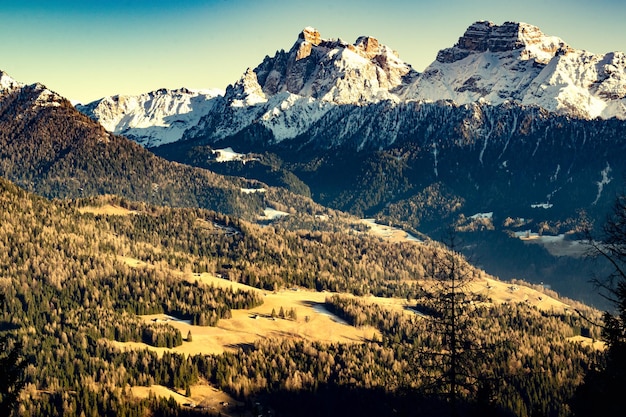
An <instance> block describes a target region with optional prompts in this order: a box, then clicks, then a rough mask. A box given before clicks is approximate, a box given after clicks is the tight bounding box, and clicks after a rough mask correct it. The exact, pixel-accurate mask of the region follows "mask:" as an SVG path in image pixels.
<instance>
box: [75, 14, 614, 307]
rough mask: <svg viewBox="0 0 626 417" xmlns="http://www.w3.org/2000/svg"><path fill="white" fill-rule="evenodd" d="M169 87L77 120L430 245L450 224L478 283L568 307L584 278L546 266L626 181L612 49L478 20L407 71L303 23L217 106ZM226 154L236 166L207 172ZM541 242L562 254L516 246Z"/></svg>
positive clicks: (96, 107)
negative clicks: (537, 290) (526, 286)
mask: <svg viewBox="0 0 626 417" xmlns="http://www.w3.org/2000/svg"><path fill="white" fill-rule="evenodd" d="M180 91H181V90H178V91H165V90H160V91H159V92H155V93H149V94H145V95H142V96H140V97H126V98H122V97H112V98H105V99H102V100H99V101H96V102H94V103H91V104H88V105H87V106H77V108H78V109H79V110H81V111H83V112H85V114H87V115H89V116H90V117H92V118H94V119H95V120H97V121H99V122H100V123H103V124H104V125H105V126H107V128H108V129H109V130H111V131H113V132H117V133H122V134H125V135H127V136H128V137H129V138H131V139H135V140H137V141H138V142H139V143H142V144H144V145H145V146H149V147H151V150H152V151H153V152H155V153H156V154H157V155H160V156H162V157H165V158H166V159H170V160H175V161H178V162H182V163H185V164H190V165H194V166H199V167H203V168H207V169H210V170H212V171H214V172H218V173H222V174H226V175H235V176H243V177H246V178H255V179H257V180H260V181H263V182H265V183H267V184H269V185H274V186H280V187H286V188H288V189H290V190H291V191H294V192H296V193H301V194H304V195H307V196H308V195H311V196H312V197H313V199H314V200H315V201H317V202H319V203H321V204H324V205H326V206H329V207H332V208H336V209H340V210H344V211H348V212H351V213H353V214H356V215H359V216H365V217H374V218H377V219H379V221H385V222H391V223H393V224H398V225H401V226H402V227H405V228H409V230H413V231H420V232H425V233H428V234H430V235H431V236H437V235H438V234H439V233H441V232H440V231H441V230H442V228H445V226H446V225H449V224H457V225H458V228H459V229H462V230H466V231H473V232H474V233H470V234H467V236H466V238H467V240H468V241H469V243H468V247H471V250H472V251H476V252H477V253H478V254H479V256H480V258H481V262H482V263H483V266H484V267H485V268H487V270H488V271H490V272H492V273H496V274H499V275H501V276H503V277H505V278H513V277H520V276H521V277H524V278H526V279H530V280H532V281H536V282H540V281H546V282H552V283H554V282H556V281H558V280H560V282H561V284H560V285H559V284H557V285H556V287H557V288H558V289H563V288H566V290H571V288H572V286H571V285H569V284H565V283H564V282H563V281H562V280H563V278H562V277H563V276H568V277H569V278H568V279H569V280H570V281H571V280H577V281H578V282H580V285H578V286H574V287H579V288H581V289H580V291H577V292H576V293H571V292H570V293H568V295H570V296H577V297H583V298H584V297H587V296H588V291H587V290H586V289H583V288H584V287H585V285H583V284H582V283H583V282H585V281H586V280H587V279H588V271H582V270H581V268H580V265H579V264H578V260H577V259H576V258H572V257H571V256H566V257H563V256H560V255H561V254H562V253H565V254H568V255H572V253H574V254H575V255H576V256H579V255H580V251H576V250H574V251H572V250H571V247H572V245H573V244H572V243H571V241H572V240H575V239H574V237H575V234H576V231H577V230H579V226H580V224H581V222H582V221H583V220H582V217H583V213H584V215H585V216H589V217H590V218H591V219H592V220H596V221H599V220H601V219H602V218H603V216H604V215H605V214H606V211H607V208H608V207H609V206H610V204H611V202H612V201H613V198H614V196H615V194H617V193H618V192H619V190H620V186H621V185H620V184H621V182H620V180H619V179H620V178H623V176H624V175H625V174H626V167H625V165H624V163H623V161H622V158H621V156H620V155H623V154H624V151H625V149H624V146H625V145H624V141H623V140H622V138H624V136H625V134H626V122H624V119H626V57H625V55H624V54H623V53H621V52H611V53H607V54H604V55H600V54H593V53H590V52H587V51H583V50H577V49H575V48H573V47H572V46H570V45H568V44H567V43H566V42H565V41H563V40H562V39H560V38H558V37H555V36H548V35H545V34H543V33H542V31H541V30H540V29H539V28H537V27H535V26H532V25H530V24H526V23H514V22H506V23H504V24H502V25H496V24H494V23H492V22H485V21H480V22H476V23H474V24H472V25H470V26H469V28H468V29H467V30H466V31H465V33H464V34H463V35H462V36H461V37H460V38H459V40H458V42H457V43H456V44H455V45H453V46H452V47H450V48H445V49H442V50H441V51H440V52H439V53H438V54H437V57H436V60H435V61H434V62H433V63H432V64H431V65H429V66H428V67H427V68H426V69H425V70H424V71H423V72H421V73H420V72H418V71H416V70H414V69H413V68H412V67H411V65H410V64H408V63H406V62H404V61H403V60H402V59H401V58H400V57H399V55H398V53H397V52H395V51H394V50H393V49H391V48H390V47H388V46H386V45H384V44H382V43H381V42H379V41H378V40H377V39H375V38H372V37H367V36H362V37H359V38H358V39H357V40H356V42H354V43H353V44H351V43H348V42H345V41H343V40H340V39H324V38H322V37H321V34H320V33H319V32H318V31H317V30H315V29H314V28H310V27H309V28H305V29H304V30H303V31H302V32H301V33H300V34H299V35H298V38H297V40H296V42H295V43H294V45H293V46H292V47H291V48H290V49H289V50H287V51H285V50H280V51H277V52H276V53H275V54H274V56H272V57H270V56H266V57H265V59H264V60H263V62H261V63H260V64H259V65H257V66H256V67H255V68H254V69H248V70H247V71H246V73H245V74H244V75H243V76H242V77H241V78H240V79H239V80H238V81H237V82H236V83H234V84H233V85H230V86H228V87H227V88H226V91H225V92H224V93H223V94H221V95H220V94H218V95H213V96H208V95H205V96H199V95H196V96H194V97H196V98H195V99H196V100H201V101H202V103H203V106H202V107H197V108H198V109H199V110H198V111H197V112H194V110H193V109H192V107H190V106H184V105H182V103H186V102H190V100H191V98H190V96H191V94H198V93H187V95H184V94H181V93H180ZM198 97H200V98H198ZM120 102H136V103H138V104H137V105H136V106H134V107H133V108H134V109H135V110H132V111H131V110H129V107H124V106H119V105H116V104H115V103H120ZM174 102H176V103H179V104H177V105H173V104H171V103H174ZM111 103H113V104H111ZM159 103H161V104H159ZM165 103H170V104H168V106H165ZM177 107H178V108H183V107H184V108H185V109H186V110H185V111H184V112H181V113H177V112H176V111H171V112H169V113H168V111H167V109H168V108H171V109H176V108H177ZM125 109H127V110H125ZM187 110H189V112H187ZM185 112H187V113H185ZM191 113H193V116H190V114H191ZM121 120H123V121H124V122H123V123H119V122H117V121H121ZM139 120H141V121H142V122H141V123H139V122H127V121H139ZM168 120H176V123H175V125H174V124H169V125H168V122H167V121H168ZM183 120H188V121H189V122H188V123H186V124H185V123H184V122H182V121H183ZM146 121H152V126H147V125H146ZM133 123H134V124H133ZM142 123H143V124H142ZM149 124H150V123H149V122H148V125H149ZM164 125H168V126H169V127H167V128H166V129H169V130H168V131H167V133H166V134H165V133H164V134H159V132H166V130H163V129H162V127H163V126H164ZM153 126H159V129H161V130H158V131H157V130H155V128H154V127H153ZM173 132H176V133H175V134H174V133H173ZM159 145H160V146H159ZM226 147H231V148H232V149H234V150H235V151H237V152H241V153H243V154H249V155H248V157H247V159H249V160H250V162H248V163H245V164H242V163H241V162H240V161H239V162H238V161H232V162H226V163H224V162H218V159H217V158H216V155H218V153H217V150H219V149H221V148H226ZM502 232H504V233H502ZM485 234H487V235H486V236H485ZM543 234H546V235H549V236H553V237H555V238H558V239H560V240H559V241H560V243H559V245H560V247H561V248H562V250H561V251H560V252H559V250H552V252H550V251H548V249H549V248H548V247H546V245H543V244H541V245H533V244H532V243H540V242H542V240H541V239H543V238H541V239H539V238H538V239H537V240H532V239H531V240H525V241H523V243H522V241H521V240H520V239H519V237H520V236H522V235H524V236H525V235H528V236H538V235H543ZM505 236H506V237H505ZM559 236H560V237H559ZM510 237H513V239H511V238H510ZM486 242H491V243H486ZM544 243H545V242H544ZM570 284H571V282H570Z"/></svg>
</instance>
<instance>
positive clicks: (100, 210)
mask: <svg viewBox="0 0 626 417" xmlns="http://www.w3.org/2000/svg"><path fill="white" fill-rule="evenodd" d="M78 211H80V212H81V213H92V214H96V215H98V214H99V215H112V216H129V215H131V214H137V212H136V211H134V210H129V209H126V208H124V207H120V206H115V205H113V204H105V205H103V206H99V207H95V206H86V207H81V208H79V209H78Z"/></svg>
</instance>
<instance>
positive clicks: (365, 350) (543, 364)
mask: <svg viewBox="0 0 626 417" xmlns="http://www.w3.org/2000/svg"><path fill="white" fill-rule="evenodd" d="M0 205H1V208H2V209H1V210H0V216H2V221H1V222H0V225H1V226H0V227H2V231H1V232H0V246H1V247H2V250H1V251H0V269H1V270H2V276H1V282H0V284H1V289H2V293H3V302H2V306H1V317H0V320H1V326H2V329H3V331H2V337H3V340H2V342H3V345H2V346H3V355H4V356H3V358H2V359H3V360H8V361H9V362H13V363H14V364H15V365H16V367H15V375H17V378H16V381H15V384H13V386H14V387H18V388H21V389H20V390H19V395H18V398H17V401H10V400H11V395H10V394H11V389H10V387H9V388H8V389H7V390H6V391H3V392H2V400H3V402H4V403H6V404H9V403H11V406H12V407H13V412H14V413H15V414H16V415H32V416H36V415H51V416H54V415H58V416H71V415H76V416H97V415H126V416H144V415H190V414H191V415H196V414H198V415H202V414H207V415H217V414H218V413H219V412H220V410H209V409H204V408H202V407H198V406H194V407H192V405H193V404H188V405H187V406H185V405H180V404H178V403H176V402H175V401H173V400H171V399H168V398H165V397H157V396H155V395H151V396H148V397H147V398H143V399H141V398H136V397H135V396H133V395H132V393H131V387H135V386H151V385H162V386H165V387H169V388H170V389H172V390H174V391H177V392H180V393H185V392H189V388H190V387H192V386H195V385H196V384H206V385H210V386H213V387H215V388H217V389H219V390H223V391H225V392H226V393H228V394H229V395H231V396H232V397H233V398H235V399H237V401H239V402H238V404H239V405H238V406H237V407H238V408H236V409H233V410H231V411H230V412H231V413H233V414H232V415H252V414H253V413H254V414H256V415H259V414H263V413H265V414H267V415H345V414H346V413H347V414H348V415H352V414H361V415H389V416H391V415H450V414H452V415H507V416H509V415H510V416H569V415H572V407H571V404H572V401H573V399H574V398H575V393H576V390H577V387H579V386H581V383H582V382H583V378H584V376H585V375H586V373H587V372H588V371H589V370H590V369H597V367H598V366H602V364H603V363H604V362H603V361H604V355H603V353H602V352H603V351H602V350H598V349H596V348H593V347H591V346H589V345H587V344H582V343H580V342H577V341H575V340H573V339H572V338H573V337H574V336H580V335H581V334H582V335H586V336H589V337H590V338H592V339H595V340H598V339H600V338H601V329H600V327H599V326H597V325H596V324H599V323H601V317H600V314H599V313H598V312H596V311H595V310H593V309H591V308H588V307H585V306H584V305H582V304H580V303H576V302H573V301H571V300H565V302H566V303H567V305H568V306H570V308H567V309H564V310H555V309H553V310H550V309H539V308H537V307H536V306H533V305H530V304H528V303H513V302H512V303H507V302H494V301H493V300H491V299H490V298H489V296H488V295H487V296H484V295H483V296H481V297H474V296H471V297H470V294H469V293H468V292H467V291H466V290H465V289H464V288H463V286H462V285H460V284H461V283H463V282H465V281H471V280H474V279H477V278H478V277H482V276H484V272H482V271H480V270H478V269H476V268H475V267H473V266H471V265H470V264H469V263H467V262H466V261H465V259H464V258H463V257H462V256H461V255H459V254H458V253H456V252H454V251H452V250H451V249H450V248H446V247H445V246H444V245H441V244H436V243H434V242H430V243H429V242H424V243H421V244H415V243H410V242H390V241H386V240H383V239H381V238H379V237H376V236H372V235H370V234H368V233H366V230H365V227H364V226H363V225H362V224H354V223H353V221H352V220H350V218H349V217H346V216H343V217H341V216H339V215H338V217H337V218H336V219H334V220H335V221H334V222H333V226H332V227H330V226H329V225H328V224H327V223H328V221H327V220H323V221H322V220H319V219H316V218H315V216H307V215H304V214H294V215H292V216H289V218H285V219H284V220H283V221H280V220H277V221H275V222H274V223H272V224H271V225H269V226H260V225H257V224H253V223H249V222H246V221H244V220H240V219H237V218H233V217H229V216H226V215H222V214H218V213H215V212H211V211H207V210H204V209H195V208H179V209H175V208H165V207H159V206H153V205H149V204H147V203H140V202H131V201H128V200H126V199H124V198H120V197H115V196H103V197H92V198H86V199H74V200H47V199H45V198H42V197H38V196H36V195H33V194H30V193H28V192H26V191H24V190H22V189H21V188H19V187H17V186H15V185H14V184H12V183H10V182H8V181H6V180H2V181H1V183H0ZM104 207H117V208H119V210H120V213H118V214H102V213H103V211H102V210H99V209H102V208H104ZM302 224H317V225H318V227H317V230H316V231H311V230H312V229H309V230H308V231H305V230H303V229H300V228H299V227H298V225H302ZM128 259H132V260H135V261H136V264H131V263H129V262H128V261H127V260H128ZM204 273H211V274H216V275H218V276H220V277H222V279H223V280H225V281H230V282H231V283H233V286H231V287H229V286H213V285H209V284H206V283H203V282H199V281H197V280H196V281H194V280H193V278H192V279H185V278H184V277H194V276H196V275H200V274H204ZM451 279H457V281H458V283H459V285H458V286H456V287H451V286H450V285H449V284H446V285H443V286H441V285H438V284H437V283H440V282H444V283H445V282H450V280H451ZM457 281H453V282H457ZM234 284H247V285H248V286H249V287H250V290H242V289H240V288H239V287H237V289H235V286H234ZM519 285H522V284H519ZM294 287H297V288H302V290H303V291H304V290H314V291H326V292H327V293H328V295H327V297H326V300H325V302H324V303H323V304H324V306H325V308H326V309H327V310H328V311H330V312H332V313H334V314H335V315H336V316H338V317H340V318H342V319H344V320H345V321H346V322H347V323H348V324H349V325H350V326H355V327H357V328H364V326H371V328H374V329H376V332H374V333H373V336H372V337H368V338H366V339H364V340H361V341H358V342H353V343H326V342H319V341H314V340H308V339H306V338H300V337H297V336H295V337H294V336H289V337H284V338H267V339H260V340H257V341H256V342H254V343H252V344H242V345H239V346H232V347H231V348H230V349H228V350H226V351H225V352H224V353H221V354H187V355H186V354H183V353H177V351H176V350H173V349H168V348H175V347H177V346H181V345H184V344H185V343H189V342H190V341H188V340H187V339H189V338H190V336H191V332H193V330H191V332H190V334H185V335H183V334H181V332H180V331H179V330H177V329H176V328H175V327H174V326H172V325H170V324H169V323H158V322H151V321H146V320H145V319H143V318H142V316H143V315H148V314H167V315H170V316H173V317H176V318H178V319H180V320H187V321H189V322H190V323H191V324H192V325H194V326H215V325H216V324H218V323H219V322H220V320H228V319H229V318H230V317H231V315H232V314H233V311H235V310H244V309H250V308H254V307H256V306H259V305H262V304H263V302H264V300H263V296H260V295H259V293H258V292H257V291H256V290H254V291H253V288H257V289H262V290H263V291H265V292H269V293H272V292H276V291H281V290H283V289H286V288H294ZM544 291H545V290H544ZM339 293H341V294H339ZM373 296H377V297H383V298H389V299H391V298H402V299H405V300H407V303H408V304H409V305H410V306H413V310H415V311H419V312H420V314H416V313H415V312H414V311H413V310H405V311H398V310H394V309H388V308H385V307H384V306H381V305H379V304H376V303H374V304H373V303H371V302H368V301H367V300H368V297H373ZM544 296H545V297H556V294H554V293H550V292H546V293H545V295H544ZM433 297H440V298H439V301H440V302H438V303H433V302H432V299H433ZM449 301H452V303H450V302H449ZM281 313H282V314H279V316H280V320H300V321H301V322H304V321H306V320H307V319H308V317H300V316H298V317H296V314H295V312H290V313H285V312H283V311H282V309H281ZM287 316H289V317H287ZM450 318H452V319H450ZM461 318H463V319H462V320H461ZM435 319H436V320H435ZM439 319H441V320H439ZM444 319H445V320H444ZM450 320H452V321H450ZM454 320H456V321H454ZM438 323H439V324H438ZM442 323H444V324H442ZM460 335H462V336H460ZM459 337H460V339H459ZM451 338H452V339H451ZM114 342H120V343H127V342H135V343H137V344H138V346H143V348H135V349H120V348H119V345H116V344H115V343H114ZM149 347H152V348H164V349H165V350H164V351H162V352H161V353H158V352H157V351H156V350H155V349H152V348H150V349H149ZM3 369H9V368H8V367H5V368H3ZM7 375H10V373H9V372H8V371H7ZM451 394H453V395H451Z"/></svg>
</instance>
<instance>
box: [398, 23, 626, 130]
mask: <svg viewBox="0 0 626 417" xmlns="http://www.w3.org/2000/svg"><path fill="white" fill-rule="evenodd" d="M625 90H626V62H625V61H624V58H623V54H621V53H611V54H607V55H594V54H591V53H589V52H586V51H581V50H575V49H573V48H571V47H570V46H568V45H567V44H566V43H565V42H563V40H561V39H560V38H558V37H555V36H547V35H545V34H543V33H542V32H541V31H540V30H539V29H538V28H537V27H535V26H532V25H529V24H526V23H511V22H507V23H504V24H503V25H501V26H498V25H495V24H493V23H491V22H476V23H474V24H473V25H471V26H470V27H469V28H468V29H467V31H466V32H465V34H464V35H463V36H462V37H461V38H459V41H458V42H457V43H456V45H455V46H453V47H452V48H447V49H444V50H442V51H440V52H439V54H438V55H437V60H436V61H435V62H433V63H432V64H431V65H430V66H429V67H428V68H426V70H425V71H424V73H423V74H422V75H421V76H420V77H419V78H418V79H417V80H416V81H415V82H414V83H413V84H412V85H411V86H410V87H409V88H408V89H407V90H406V93H405V95H404V98H405V99H408V100H432V101H435V100H452V101H454V102H455V103H457V104H469V103H476V102H479V101H480V102H486V103H489V104H493V105H497V104H502V103H505V102H507V101H514V102H517V103H520V104H523V105H528V106H539V107H542V108H544V109H546V110H549V111H551V112H556V113H559V114H565V115H569V116H573V117H577V118H583V119H594V118H596V117H601V118H611V117H618V118H622V119H624V118H626V99H625V98H624V91H625Z"/></svg>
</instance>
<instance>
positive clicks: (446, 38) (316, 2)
mask: <svg viewBox="0 0 626 417" xmlns="http://www.w3.org/2000/svg"><path fill="white" fill-rule="evenodd" d="M625 17H626V2H624V1H623V0H595V1H592V2H590V1H582V0H517V1H505V0H474V1H467V0H439V1H433V0H431V1H427V2H426V1H421V0H413V1H409V0H406V1H405V0H377V1H373V0H359V1H356V0H347V1H337V0H331V1H327V0H309V1H300V0H292V1H282V0H281V1H279V0H250V1H249V0H205V1H201V0H191V1H185V0H178V1H164V0H99V1H89V0H87V1H86V0H81V1H77V0H56V1H55V0H17V1H14V0H8V1H7V0H0V69H1V70H3V71H5V72H7V73H8V74H9V75H10V76H11V77H13V78H15V79H16V80H18V81H21V82H24V83H34V82H41V83H43V84H45V85H46V86H48V88H50V89H51V90H54V91H56V92H58V93H59V94H61V95H63V96H65V97H67V98H69V99H74V100H79V101H82V102H83V103H87V102H89V101H92V100H95V99H98V98H100V97H103V96H106V95H114V94H138V93H144V92H148V91H152V90H156V89H158V88H179V87H188V88H194V89H199V88H225V87H226V86H227V85H228V84H232V83H234V82H236V81H237V80H238V79H239V78H240V77H241V75H242V74H243V73H244V71H245V70H246V68H248V67H252V68H254V67H255V66H256V65H258V64H259V63H260V62H261V60H262V59H263V57H265V55H270V56H272V55H274V53H275V52H276V51H277V50H280V49H286V50H287V49H289V48H291V46H292V45H293V43H294V42H295V40H296V38H297V36H298V33H300V31H301V30H302V29H303V28H304V27H306V26H313V27H315V28H317V29H318V30H319V31H320V32H321V34H322V37H323V38H327V39H328V38H341V39H343V40H345V41H349V42H354V41H355V40H356V38H357V37H358V36H361V35H369V36H373V37H376V38H377V39H378V40H379V41H380V42H382V43H384V44H386V45H388V46H390V47H391V48H393V49H395V50H396V51H398V52H399V54H400V57H402V58H403V59H404V60H405V61H406V62H408V63H410V64H411V65H412V66H413V67H414V68H415V69H416V70H418V71H422V70H423V69H424V68H425V67H426V66H427V65H428V64H430V63H431V62H432V61H433V60H434V59H435V57H436V55H437V51H438V50H440V49H442V48H446V47H449V46H452V45H453V44H454V43H455V42H456V41H457V40H458V38H459V37H460V36H461V35H462V34H463V32H464V31H465V29H466V28H467V27H468V26H469V25H470V24H471V23H473V22H474V21H477V20H491V21H493V22H495V23H497V24H501V23H503V22H505V21H522V22H527V23H531V24H534V25H536V26H539V27H540V28H541V29H542V30H543V32H544V33H546V34H548V35H555V36H559V37H561V38H562V39H563V40H564V41H565V42H567V43H568V44H569V45H571V46H573V47H574V48H578V49H586V50H588V51H592V52H595V53H606V52H610V51H626V26H625V25H624V18H625Z"/></svg>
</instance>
